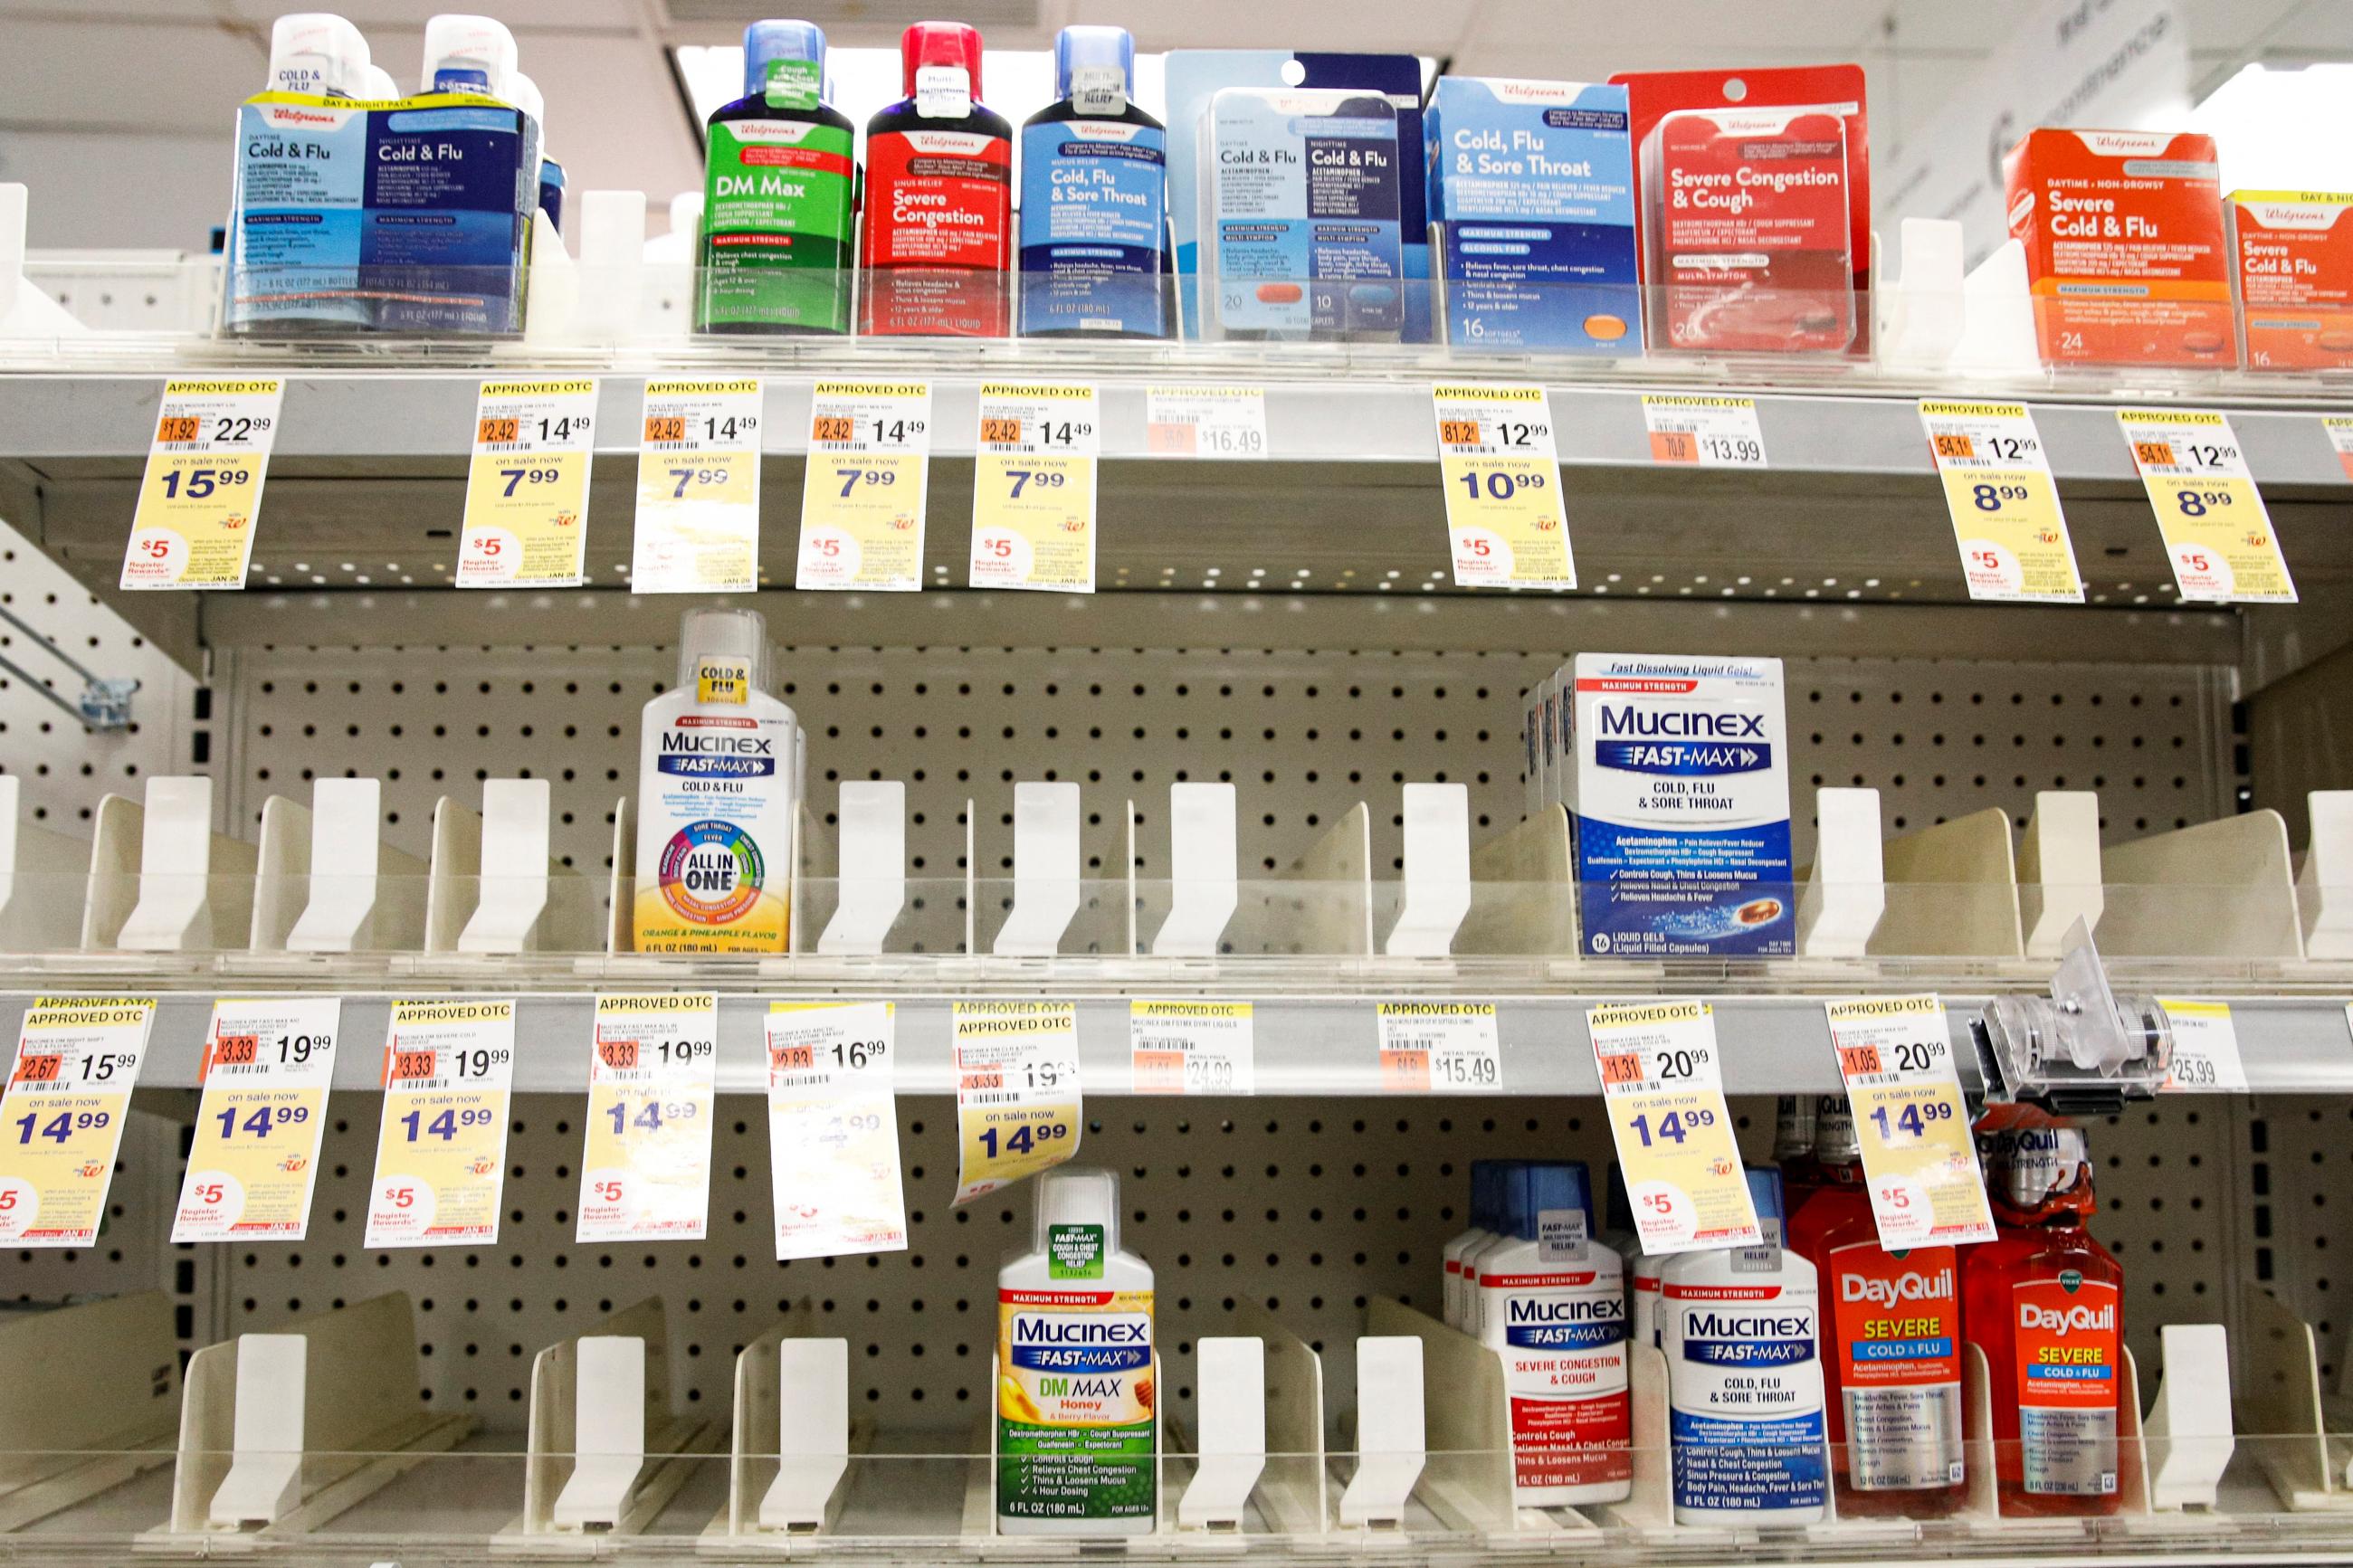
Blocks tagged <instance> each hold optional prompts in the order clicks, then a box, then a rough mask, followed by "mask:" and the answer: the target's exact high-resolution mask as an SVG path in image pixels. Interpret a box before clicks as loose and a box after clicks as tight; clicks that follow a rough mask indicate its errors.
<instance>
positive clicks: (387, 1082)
mask: <svg viewBox="0 0 2353 1568" xmlns="http://www.w3.org/2000/svg"><path fill="white" fill-rule="evenodd" d="M514 1025H515V1005H514V1002H513V999H512V998H511V997H510V998H501V999H499V1000H483V1001H459V1002H395V1003H394V1004H393V1005H392V1025H391V1027H390V1028H389V1029H387V1030H386V1031H385V1041H384V1122H383V1125H382V1126H381V1127H379V1128H378V1129H377V1131H376V1141H375V1184H373V1185H372V1186H370V1187H369V1189H368V1217H367V1239H366V1242H365V1245H366V1246H367V1247H368V1248H369V1249H370V1250H375V1249H376V1248H379V1247H434V1246H438V1245H440V1244H443V1243H447V1242H488V1241H496V1240H498V1238H499V1205H500V1202H501V1197H502V1195H503V1194H504V1193H505V1191H506V1161H507V1104H508V1101H509V1100H510V1099H511V1098H512V1096H511V1094H510V1090H511V1089H512V1086H513V1084H514Z"/></svg>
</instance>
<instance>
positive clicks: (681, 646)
mask: <svg viewBox="0 0 2353 1568" xmlns="http://www.w3.org/2000/svg"><path fill="white" fill-rule="evenodd" d="M709 658H717V659H730V660H733V659H740V660H742V661H743V662H744V664H745V666H746V667H748V668H749V669H750V671H751V676H752V689H753V690H754V691H765V690H767V689H768V620H767V617H766V616H763V615H762V614H760V612H759V611H757V610H689V611H687V612H686V615H685V616H684V617H683V618H682V619H681V621H680V622H679V628H678V683H679V685H680V686H681V688H691V687H692V686H694V685H695V675H696V672H697V671H698V670H699V669H700V668H702V661H703V660H704V659H709Z"/></svg>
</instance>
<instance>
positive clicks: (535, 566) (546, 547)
mask: <svg viewBox="0 0 2353 1568" xmlns="http://www.w3.org/2000/svg"><path fill="white" fill-rule="evenodd" d="M595 443H596V382H595V381H594V380H579V381H486V382H484V383H482V390H481V394H480V397H479V399H478V400H477V401H476V403H475V405H474V458H473V465H472V467H471V468H470V470H469V471H468V473H467V476H466V522H465V527H464V529H463V531H461V532H460V534H459V539H458V575H457V584H458V586H459V587H460V588H573V587H577V586H579V584H580V583H581V581H582V578H581V563H583V562H584V561H586V559H587V551H588V462H589V458H590V457H591V456H592V455H593V453H594V451H595Z"/></svg>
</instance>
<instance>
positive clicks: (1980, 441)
mask: <svg viewBox="0 0 2353 1568" xmlns="http://www.w3.org/2000/svg"><path fill="white" fill-rule="evenodd" d="M1920 423H1921V425H1922V426H1925V427H1926V430H1927V432H1928V450H1929V451H1930V453H1931V454H1932V455H1934V457H1935V458H1936V472H1937V474H1938V476H1939V477H1940V478H1942V479H1943V480H1944V482H1945V510H1947V511H1948V512H1950V513H1951V514H1952V519H1953V537H1954V538H1955V539H1956V540H1957V542H1959V544H1960V548H1961V572H1962V574H1963V576H1964V577H1965V578H1967V580H1968V588H1969V597H1970V598H1972V599H1997V600H2007V601H2010V602H2013V603H2021V604H2065V605H2080V604H2082V603H2083V602H2084V579H2083V577H2082V575H2081V574H2079V573H2078V572H2077V571H2076V570H2075V546H2074V543H2073V541H2071V540H2070V539H2069V538H2068V537H2067V520H2066V518H2065V517H2064V516H2063V515H2062V514H2061V512H2060V510H2059V487H2058V485H2057V483H2056V482H2055V481H2053V480H2052V477H2051V460H2050V458H2048V457H2046V456H2045V455H2044V453H2043V450H2042V437H2041V436H2040V435H2038V434H2037V433H2036V431H2035V428H2034V416H2033V415H2032V414H2031V413H2029V412H2028V411H2027V408H2026V405H2024V404H2022V403H1940V402H1936V401H1933V400H1931V401H1924V402H1922V403H1921V405H1920Z"/></svg>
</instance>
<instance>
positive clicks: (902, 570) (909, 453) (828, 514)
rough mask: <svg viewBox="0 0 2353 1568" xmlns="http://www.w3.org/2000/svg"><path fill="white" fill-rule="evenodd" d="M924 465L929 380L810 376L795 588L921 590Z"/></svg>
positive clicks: (928, 458)
mask: <svg viewBox="0 0 2353 1568" xmlns="http://www.w3.org/2000/svg"><path fill="white" fill-rule="evenodd" d="M931 466H932V384H931V383H930V382H928V381H820V382H818V384H817V388H816V392H815V395H813V396H812V397H811V399H810V401H809V448H808V469H807V477H806V479H804V480H803V481H802V484H801V553H800V565H799V567H798V569H797V575H796V576H795V578H794V581H793V585H794V586H795V587H798V588H855V589H860V590H861V591H866V592H873V593H887V594H914V593H920V592H922V590H923V509H924V506H925V504H926V501H927V500H928V496H929V490H930V485H931V478H930V476H931Z"/></svg>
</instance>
